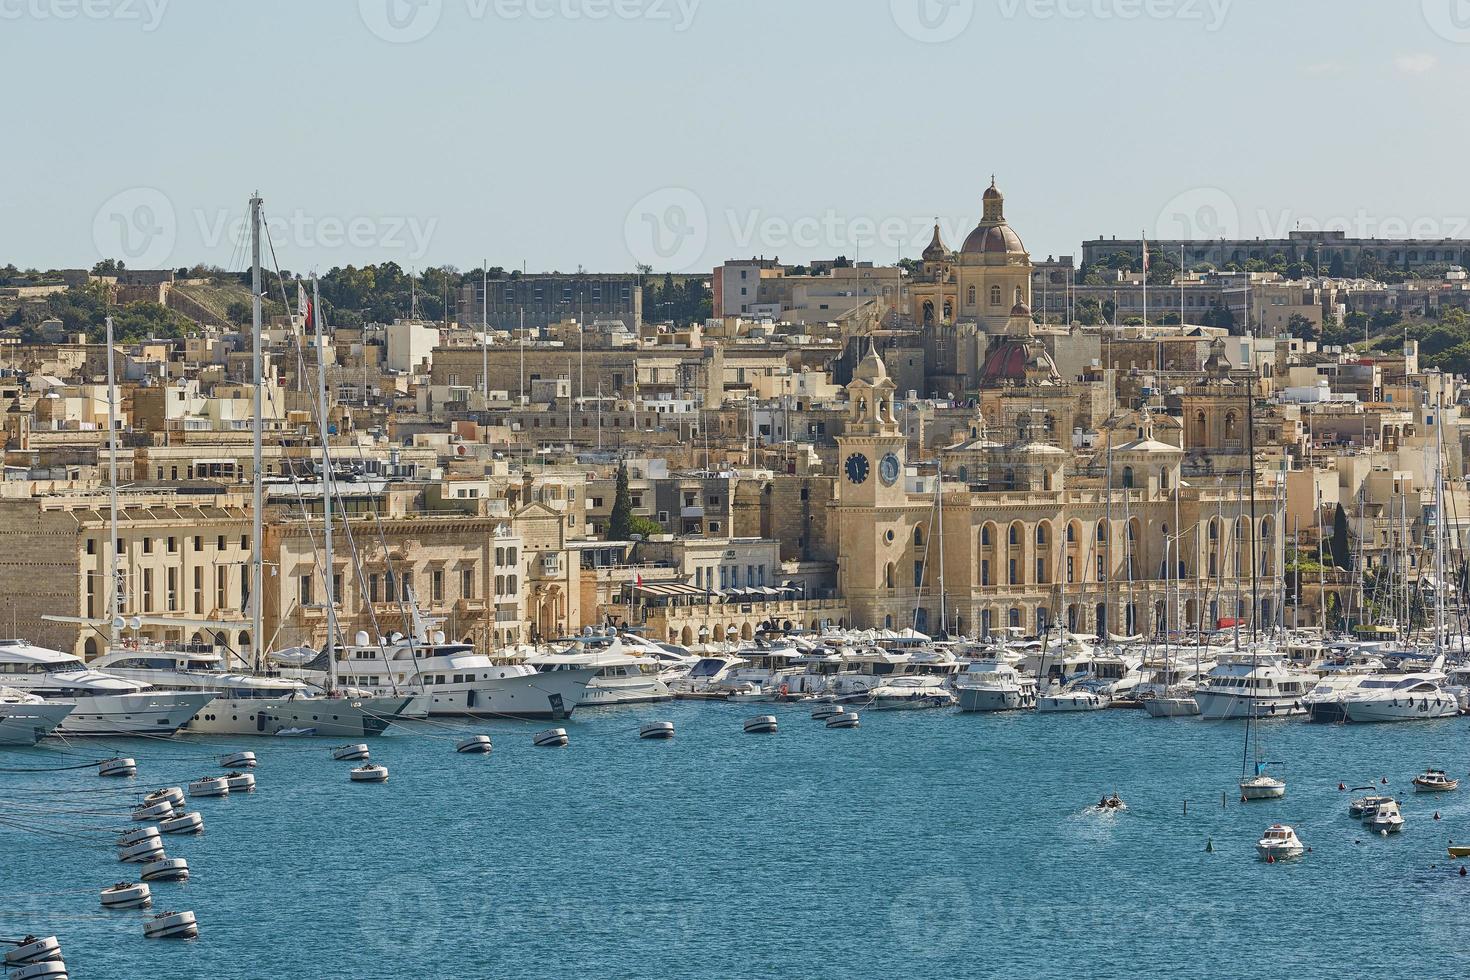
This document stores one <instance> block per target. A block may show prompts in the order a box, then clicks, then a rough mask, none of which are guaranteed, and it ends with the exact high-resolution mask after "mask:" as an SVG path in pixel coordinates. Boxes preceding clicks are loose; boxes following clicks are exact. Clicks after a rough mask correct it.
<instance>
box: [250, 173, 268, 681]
mask: <svg viewBox="0 0 1470 980" xmlns="http://www.w3.org/2000/svg"><path fill="white" fill-rule="evenodd" d="M260 205H261V200H260V194H259V192H257V193H256V194H255V196H254V197H252V198H251V199H250V327H251V329H250V341H251V348H250V353H251V370H252V378H253V380H254V382H255V396H254V405H253V409H252V411H251V424H250V434H251V453H252V457H251V458H252V462H253V463H254V467H253V476H252V478H251V482H250V502H251V506H250V519H251V527H250V652H251V658H252V660H254V664H255V669H256V670H257V671H259V670H261V669H262V667H263V666H264V659H263V657H262V651H263V650H264V649H265V637H264V636H263V635H262V634H263V633H264V624H265V610H264V609H263V608H262V602H261V600H262V593H263V592H264V591H265V562H264V549H265V542H264V541H263V540H262V538H263V537H264V532H263V527H262V512H263V511H264V509H265V490H264V484H263V482H262V474H261V469H262V467H263V461H262V455H263V454H262V452H261V429H262V426H263V425H264V420H263V417H262V416H263V413H264V408H263V406H262V403H261V399H262V397H263V395H262V389H263V388H264V385H265V381H264V378H263V377H262V373H263V372H262V370H261V363H260V361H261V357H262V354H261V350H260V333H261V276H260Z"/></svg>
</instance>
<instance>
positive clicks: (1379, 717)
mask: <svg viewBox="0 0 1470 980" xmlns="http://www.w3.org/2000/svg"><path fill="white" fill-rule="evenodd" d="M1343 711H1344V712H1345V713H1346V715H1347V720H1348V721H1350V722H1354V723H1369V722H1388V721H1429V720H1430V719H1433V718H1449V717H1452V716H1454V715H1457V714H1459V713H1460V706H1459V704H1458V703H1457V702H1456V701H1455V699H1454V698H1452V697H1450V696H1449V695H1445V694H1440V695H1436V696H1434V697H1428V698H1407V697H1404V698H1397V699H1391V700H1383V699H1380V698H1375V699H1373V700H1371V701H1348V702H1346V703H1344V705H1343Z"/></svg>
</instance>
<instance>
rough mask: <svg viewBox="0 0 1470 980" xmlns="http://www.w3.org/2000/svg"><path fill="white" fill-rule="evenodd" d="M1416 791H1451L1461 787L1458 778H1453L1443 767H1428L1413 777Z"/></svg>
mask: <svg viewBox="0 0 1470 980" xmlns="http://www.w3.org/2000/svg"><path fill="white" fill-rule="evenodd" d="M1413 783H1414V792H1416V793H1449V792H1452V791H1454V790H1457V789H1459V788H1460V781H1459V780H1458V779H1451V778H1450V776H1449V775H1448V774H1447V773H1446V772H1445V771H1444V770H1443V769H1426V770H1424V771H1423V772H1421V773H1420V774H1419V775H1417V776H1415V777H1414V779H1413Z"/></svg>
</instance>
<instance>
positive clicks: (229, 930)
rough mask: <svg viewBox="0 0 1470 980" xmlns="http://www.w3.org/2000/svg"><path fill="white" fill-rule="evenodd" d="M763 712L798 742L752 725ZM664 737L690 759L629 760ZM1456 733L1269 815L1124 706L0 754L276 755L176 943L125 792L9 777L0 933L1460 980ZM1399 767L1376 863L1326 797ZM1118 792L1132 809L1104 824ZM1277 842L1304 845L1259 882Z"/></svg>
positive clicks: (197, 841)
mask: <svg viewBox="0 0 1470 980" xmlns="http://www.w3.org/2000/svg"><path fill="white" fill-rule="evenodd" d="M765 713H772V714H776V715H777V716H778V717H779V719H780V730H779V732H778V733H777V734H774V735H745V734H742V731H741V726H742V722H743V720H744V719H745V718H747V717H749V716H751V715H755V714H765ZM658 719H668V720H671V721H673V722H674V723H675V724H676V728H677V734H676V736H675V737H674V738H673V739H671V740H667V741H640V740H639V739H638V737H637V730H638V726H639V724H640V723H641V722H645V721H651V720H658ZM1467 724H1470V721H1467V720H1466V719H1446V720H1443V721H1436V722H1424V723H1410V724H1403V725H1395V726H1338V725H1332V726H1318V725H1309V724H1305V723H1303V722H1300V721H1290V722H1269V723H1264V724H1263V726H1262V731H1263V736H1264V746H1265V754H1266V756H1267V757H1268V759H1269V760H1271V762H1272V763H1273V765H1272V766H1271V771H1272V772H1273V773H1274V774H1276V775H1280V776H1283V777H1284V778H1285V779H1286V780H1287V782H1288V787H1289V788H1288V792H1287V796H1286V798H1285V799H1284V800H1280V801H1270V802H1258V803H1250V804H1242V803H1240V802H1238V801H1237V800H1236V798H1235V797H1236V795H1237V791H1236V786H1235V784H1236V781H1237V780H1238V778H1239V774H1240V769H1241V761H1242V741H1243V734H1244V732H1243V726H1242V725H1241V724H1240V723H1220V722H1205V721H1201V720H1200V719H1198V718H1185V719H1173V720H1163V719H1159V720H1156V719H1151V718H1148V717H1147V716H1146V715H1144V713H1142V712H1137V711H1116V710H1114V711H1102V712H1094V713H1090V714H1080V715H1034V714H1022V713H1017V714H1009V715H961V714H956V713H952V712H950V711H915V712H891V713H880V712H864V713H863V714H862V726H861V728H858V729H849V730H829V729H826V728H825V727H824V726H823V724H822V723H821V722H818V721H813V720H811V718H810V717H809V710H807V709H806V708H803V707H799V706H781V705H764V704H763V705H748V704H747V705H732V704H725V703H694V702H680V703H673V704H660V705H650V706H642V707H624V708H610V709H595V710H584V711H578V712H577V714H576V718H575V720H574V721H572V722H569V723H566V727H567V729H568V731H569V732H570V735H571V744H570V746H568V747H567V748H563V749H544V748H535V747H533V746H532V744H531V739H532V735H533V734H534V733H535V732H536V731H538V730H539V727H540V726H535V725H526V724H519V723H497V722H477V723H474V724H469V725H465V726H463V732H464V733H466V734H467V733H471V732H485V733H488V734H489V735H491V737H492V738H493V739H494V743H495V747H494V751H493V752H492V753H490V754H489V755H460V754H456V753H455V751H454V740H453V738H454V737H453V734H452V733H451V732H450V731H448V730H446V729H444V728H425V727H422V726H414V728H413V732H412V733H408V732H402V731H400V732H396V733H394V734H391V735H388V736H385V737H382V738H379V739H376V740H373V741H372V743H371V747H372V758H373V761H374V762H381V763H383V764H386V765H387V766H388V767H389V770H390V772H391V778H390V779H389V781H388V782H387V783H383V784H354V783H350V782H349V780H348V770H349V769H350V768H351V765H352V764H349V763H339V762H333V761H332V759H331V755H330V751H329V750H330V748H331V746H332V745H333V744H334V743H332V742H328V741H323V740H321V739H313V738H271V739H258V740H254V741H250V740H240V739H235V740H208V739H187V738H186V739H180V740H177V741H174V742H168V741H141V740H118V741H116V742H112V741H109V742H106V743H99V742H92V743H85V744H73V745H72V746H71V747H70V748H69V749H68V750H67V752H69V753H72V754H63V753H61V752H60V751H59V748H60V747H59V746H48V745H42V746H39V747H37V748H34V749H7V750H0V767H4V768H6V769H18V768H39V767H44V766H48V765H65V764H68V763H73V762H76V761H78V760H83V761H84V760H85V759H87V758H103V757H105V756H107V755H111V754H114V753H124V754H128V755H132V756H134V757H135V758H136V759H137V760H138V763H139V767H140V772H139V776H138V777H137V778H136V779H135V780H131V781H129V788H131V789H135V790H136V791H137V793H138V794H139V795H140V794H141V793H142V792H144V791H147V790H151V789H154V788H157V787H161V786H169V785H184V784H186V783H187V782H188V781H189V780H190V779H193V778H197V777H199V776H203V775H206V774H214V773H216V772H218V766H217V765H216V760H217V757H218V755H219V754H220V753H221V752H223V751H225V750H226V749H228V748H250V749H253V750H254V751H255V752H256V753H257V754H258V755H259V757H260V765H259V768H258V769H257V770H255V774H256V776H257V779H258V781H259V788H258V789H257V790H256V792H254V793H253V794H249V795H235V796H231V797H229V798H225V799H213V800H210V799H204V800H191V801H190V809H197V810H199V811H200V812H201V813H203V814H204V817H205V821H206V825H207V829H206V832H205V834H204V835H203V836H201V837H178V838H174V837H166V838H165V843H166V844H167V847H168V852H169V854H170V855H171V856H181V857H185V858H187V859H188V861H189V865H190V868H191V870H192V877H191V878H190V880H189V881H188V882H187V883H183V884H167V883H159V884H155V885H154V887H153V891H154V895H155V899H156V901H155V908H154V911H160V910H162V909H176V910H177V909H192V910H193V911H195V912H196V913H197V915H198V919H199V923H200V936H199V938H198V939H197V940H193V941H185V942H169V941H150V940H145V939H144V938H143V935H142V920H143V918H144V917H145V916H146V915H148V914H149V913H145V912H104V911H103V910H102V909H101V908H100V907H99V903H98V897H97V892H98V890H100V889H101V888H103V887H105V886H107V885H110V884H112V883H113V882H116V881H120V880H123V879H132V880H136V877H135V876H136V874H137V869H136V866H131V865H122V864H119V863H118V862H117V861H116V859H115V857H114V854H113V849H112V847H111V838H110V836H109V835H108V834H107V833H105V832H104V828H108V827H123V826H127V825H128V820H127V816H126V813H125V812H123V811H125V809H126V806H125V804H126V803H127V802H131V799H132V797H126V794H122V793H119V792H118V791H119V789H120V784H119V782H118V781H115V780H106V779H101V778H99V777H98V776H97V775H96V772H95V770H88V769H81V770H75V771H68V772H45V773H40V772H36V773H17V772H4V773H0V810H3V812H4V816H3V818H0V864H3V867H4V875H3V892H4V900H3V902H0V935H3V936H5V937H7V938H14V937H16V936H19V935H22V934H24V933H28V932H30V933H37V934H50V933H54V934H56V935H57V936H59V937H60V938H61V941H62V945H63V948H64V950H65V954H66V960H67V963H68V965H69V966H70V968H71V974H72V976H74V977H77V978H86V977H103V978H110V980H116V978H131V977H144V976H150V977H162V976H173V977H209V978H211V980H231V978H254V977H302V978H308V977H309V978H339V977H340V978H367V977H571V976H587V977H689V978H704V977H709V978H726V977H769V976H802V977H807V976H810V977H818V976H820V977H829V978H830V977H891V976H896V975H910V976H945V977H951V976H977V977H978V976H995V975H1000V974H1009V975H1015V976H1025V977H1042V978H1050V977H1057V978H1060V977H1073V976H1079V975H1082V976H1101V977H1111V976H1117V977H1123V976H1128V977H1137V976H1166V975H1179V974H1183V975H1210V976H1222V977H1261V978H1267V977H1269V978H1277V977H1283V976H1290V977H1294V978H1303V977H1333V978H1337V977H1341V976H1344V975H1362V974H1366V973H1368V972H1369V971H1370V970H1374V969H1379V968H1382V967H1385V966H1390V967H1392V968H1394V969H1395V970H1402V971H1406V972H1407V973H1409V974H1410V975H1413V976H1417V977H1439V976H1444V977H1449V976H1459V975H1464V973H1465V971H1466V969H1467V967H1470V951H1467V949H1466V946H1465V944H1464V941H1463V940H1464V937H1463V930H1462V928H1461V921H1462V916H1463V910H1464V909H1465V908H1467V907H1470V877H1463V878H1462V877H1460V876H1459V875H1458V865H1457V864H1456V863H1455V862H1452V861H1450V860H1448V859H1447V858H1446V856H1445V845H1446V843H1447V841H1448V840H1450V839H1456V840H1458V839H1464V840H1465V841H1470V787H1467V788H1466V789H1463V790H1461V791H1459V792H1456V793H1447V794H1435V795H1424V794H1420V795H1415V794H1413V793H1412V792H1411V787H1410V784H1409V780H1410V779H1411V778H1412V777H1413V776H1414V775H1415V774H1417V773H1418V772H1420V771H1422V770H1423V769H1424V768H1426V767H1429V766H1434V767H1439V768H1444V769H1447V770H1448V771H1449V772H1450V775H1452V776H1459V777H1461V778H1464V777H1465V776H1466V770H1467V765H1470V758H1467V755H1470V754H1467V752H1466V751H1465V750H1464V748H1463V745H1464V740H1465V734H1466V726H1467ZM456 727H459V726H456ZM425 733H428V734H425ZM431 736H432V737H431ZM1381 777H1387V778H1388V780H1389V789H1390V790H1392V791H1393V792H1395V793H1397V794H1399V795H1400V796H1401V798H1402V799H1403V800H1404V812H1405V816H1406V818H1407V821H1408V824H1407V827H1406V830H1405V832H1404V833H1403V834H1402V835H1399V836H1397V837H1393V838H1387V839H1383V838H1378V837H1374V836H1372V835H1370V834H1368V833H1367V831H1366V829H1365V828H1364V827H1363V826H1362V825H1360V824H1359V823H1358V822H1356V821H1354V820H1352V819H1350V818H1349V817H1348V815H1347V804H1348V800H1349V798H1350V796H1352V795H1353V794H1351V793H1349V792H1343V791H1339V789H1338V784H1339V782H1342V783H1346V784H1347V785H1348V786H1350V787H1351V786H1361V785H1366V784H1368V783H1370V782H1373V783H1376V782H1377V781H1378V780H1379V779H1380V778H1381ZM1113 792H1117V793H1118V794H1119V795H1120V796H1121V797H1122V798H1123V799H1124V800H1126V801H1127V803H1128V807H1129V809H1128V810H1127V812H1126V813H1112V814H1100V813H1097V812H1094V811H1093V810H1092V809H1090V805H1091V804H1095V803H1096V802H1097V801H1098V799H1099V798H1100V797H1101V796H1102V795H1104V794H1105V793H1106V794H1111V793H1113ZM1222 797H1223V804H1222ZM79 801H91V802H79ZM1186 801H1187V807H1186ZM47 807H52V808H54V809H55V810H56V811H83V810H96V811H107V812H101V813H87V812H57V813H54V814H51V815H49V816H45V817H43V816H41V815H40V812H39V811H41V810H43V809H45V808H47ZM112 811H119V812H123V815H122V816H121V817H118V816H114V815H111V812H112ZM1435 811H1438V812H1439V814H1440V816H1441V819H1440V820H1438V821H1436V820H1434V819H1433V813H1434V812H1435ZM1275 822H1285V823H1290V824H1292V825H1293V826H1294V827H1296V829H1297V832H1298V833H1299V834H1300V835H1301V837H1302V839H1303V841H1304V842H1305V843H1306V844H1307V845H1308V846H1310V847H1311V848H1312V851H1311V853H1309V854H1307V855H1306V856H1305V857H1303V858H1302V859H1300V860H1297V861H1290V862H1282V863H1279V864H1274V865H1271V864H1265V863H1262V862H1260V861H1259V860H1257V857H1256V853H1255V848H1254V845H1255V841H1256V839H1257V838H1258V837H1259V836H1260V834H1261V831H1262V830H1263V829H1264V828H1265V827H1267V826H1268V825H1269V824H1272V823H1275ZM57 831H62V832H64V833H60V834H59V833H57ZM1207 845H1211V846H1212V848H1213V849H1212V850H1211V849H1208V848H1207Z"/></svg>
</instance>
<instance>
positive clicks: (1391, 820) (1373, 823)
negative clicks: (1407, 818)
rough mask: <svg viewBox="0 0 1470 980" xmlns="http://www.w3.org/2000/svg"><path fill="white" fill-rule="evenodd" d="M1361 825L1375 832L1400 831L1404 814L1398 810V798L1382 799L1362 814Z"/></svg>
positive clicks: (1402, 826)
mask: <svg viewBox="0 0 1470 980" xmlns="http://www.w3.org/2000/svg"><path fill="white" fill-rule="evenodd" d="M1363 825H1364V826H1365V827H1367V828H1368V829H1369V830H1371V831H1373V832H1374V833H1376V834H1383V835H1384V836H1387V835H1389V834H1397V833H1400V832H1401V831H1402V830H1403V829H1404V815H1403V813H1402V812H1401V811H1400V810H1399V801H1398V800H1392V799H1390V800H1384V801H1382V802H1380V803H1379V804H1378V805H1377V806H1376V807H1374V808H1373V809H1372V810H1371V811H1369V812H1368V813H1366V814H1364V816H1363Z"/></svg>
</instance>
